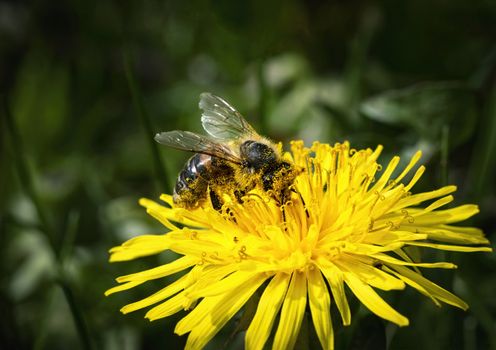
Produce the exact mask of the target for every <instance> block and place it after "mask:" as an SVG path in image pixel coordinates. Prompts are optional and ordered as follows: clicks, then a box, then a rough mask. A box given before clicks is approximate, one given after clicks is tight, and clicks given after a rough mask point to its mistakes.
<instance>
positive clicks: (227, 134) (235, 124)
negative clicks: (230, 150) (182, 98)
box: [199, 92, 258, 141]
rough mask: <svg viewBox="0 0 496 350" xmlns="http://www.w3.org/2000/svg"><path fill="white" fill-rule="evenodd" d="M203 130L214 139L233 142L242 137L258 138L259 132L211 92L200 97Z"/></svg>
mask: <svg viewBox="0 0 496 350" xmlns="http://www.w3.org/2000/svg"><path fill="white" fill-rule="evenodd" d="M199 107H200V109H202V110H203V113H202V117H201V121H202V125H203V129H205V131H206V132H207V133H208V134H209V135H211V136H212V137H214V138H216V139H220V140H225V141H229V140H230V141H232V140H236V139H239V138H241V137H249V136H254V135H255V136H258V134H257V132H256V131H255V130H254V129H253V127H252V126H251V125H250V124H248V122H247V121H246V120H245V118H243V116H242V115H241V113H239V112H238V111H237V110H236V109H234V107H232V106H231V105H230V104H229V103H227V102H226V101H224V100H223V99H222V98H220V97H218V96H215V95H213V94H211V93H209V92H204V93H202V94H201V95H200V103H199Z"/></svg>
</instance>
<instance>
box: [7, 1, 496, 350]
mask: <svg viewBox="0 0 496 350" xmlns="http://www.w3.org/2000/svg"><path fill="white" fill-rule="evenodd" d="M495 39H496V4H495V2H494V1H490V0H486V1H463V0H451V1H445V0H435V1H426V0H407V1H393V0H389V1H282V0H281V1H267V0H264V1H260V0H250V1H245V2H237V1H227V0H224V1H183V2H182V1H172V2H171V1H151V0H150V1H134V2H133V1H95V2H91V1H63V2H62V1H60V2H58V1H31V2H26V1H15V2H5V1H0V53H1V56H0V92H1V94H2V101H1V104H2V111H1V119H0V128H1V129H0V131H1V133H0V140H1V142H0V169H1V172H0V215H1V216H0V259H1V260H0V271H1V274H0V287H1V288H0V296H1V299H0V310H1V312H2V315H1V317H0V325H1V333H0V335H1V337H2V339H1V343H2V344H3V345H4V346H5V347H4V346H2V348H16V349H21V348H37V349H42V348H46V349H68V348H72V349H79V348H105V349H140V348H167V349H175V348H182V347H183V344H184V341H185V338H184V337H182V338H181V337H178V336H176V335H174V334H173V329H174V325H175V322H176V321H177V320H178V319H179V317H180V316H182V315H178V317H170V318H167V319H163V320H159V321H156V322H153V323H149V322H148V321H147V320H145V319H143V316H144V313H145V312H144V311H138V312H136V313H134V314H131V315H127V316H122V315H121V314H120V313H119V311H118V310H119V308H120V307H121V306H123V305H125V304H127V303H130V302H132V301H135V300H138V299H139V298H142V297H145V296H147V295H149V294H150V293H152V292H153V291H156V290H158V289H160V288H162V287H163V284H164V283H167V281H153V282H150V283H148V284H146V285H145V286H140V287H139V288H136V290H130V291H127V292H124V293H120V294H117V295H114V296H112V297H109V298H105V297H104V296H103V292H104V291H105V290H106V289H108V288H110V287H112V286H113V285H114V281H113V279H114V278H115V277H116V276H118V275H124V274H128V273H131V272H134V271H139V270H141V269H145V268H151V267H153V266H155V265H157V264H159V263H163V262H164V261H167V260H168V259H171V257H169V256H167V254H164V255H163V256H159V257H154V258H147V259H142V260H139V261H133V262H128V263H120V264H112V265H111V264H109V263H108V262H107V259H108V254H107V250H108V249H109V248H110V247H112V246H114V245H118V244H120V243H121V242H123V241H124V240H126V239H128V238H130V237H133V236H136V235H138V234H143V233H160V232H163V231H164V229H163V228H161V227H160V226H158V225H157V224H156V223H155V222H154V221H153V220H152V219H151V218H149V217H147V216H146V214H145V213H144V210H143V209H142V208H140V207H139V206H138V205H137V200H138V198H140V197H141V196H145V197H148V198H153V199H156V198H158V196H159V194H160V193H163V192H166V193H170V192H171V188H172V185H173V182H174V178H175V175H176V174H177V173H178V171H179V170H180V168H181V167H182V164H183V163H184V161H185V160H186V159H187V157H188V155H186V154H184V153H181V152H176V151H170V150H165V149H159V152H160V153H157V148H154V147H155V146H154V144H153V143H152V142H151V140H152V137H153V135H154V133H155V132H158V131H162V130H171V129H184V130H193V131H196V132H200V131H201V130H200V128H201V127H200V122H199V116H200V112H199V111H198V107H197V106H198V96H199V94H200V93H201V92H202V91H211V92H214V93H215V94H218V95H220V96H223V97H224V98H226V99H227V100H228V101H230V102H231V103H232V104H233V105H234V106H236V107H237V109H238V110H239V111H241V112H242V113H243V114H244V115H245V116H246V117H247V119H248V120H250V122H251V123H252V124H253V125H254V126H255V127H256V128H257V129H258V130H260V132H261V133H263V134H265V135H268V136H270V137H271V138H273V139H275V140H281V141H288V140H290V139H300V138H302V139H304V140H305V141H306V142H307V143H308V144H309V143H310V142H311V141H313V140H320V141H322V142H329V143H334V142H338V141H340V142H341V141H343V140H350V142H351V143H352V146H354V147H356V148H359V147H372V148H374V147H375V146H376V145H377V144H383V145H384V146H385V151H384V153H383V156H382V157H381V162H383V164H384V163H386V162H387V161H389V159H390V158H391V156H392V154H399V155H401V156H402V157H403V160H405V159H407V158H408V156H409V155H411V154H412V152H414V151H415V150H416V149H422V150H423V151H424V157H423V158H422V161H423V163H424V164H426V166H427V172H426V174H425V175H424V176H423V179H422V180H421V182H420V183H419V185H417V186H416V188H415V190H416V191H422V190H431V189H435V188H438V187H440V186H443V185H446V184H455V185H457V186H458V188H459V190H458V192H457V195H456V198H457V199H456V201H455V204H462V203H469V202H470V203H477V204H479V205H480V208H481V213H480V214H479V215H478V216H477V217H475V218H474V219H472V220H471V221H470V222H469V223H468V224H470V225H475V226H478V227H481V228H483V229H484V231H485V232H486V234H487V235H488V237H489V238H490V239H492V241H493V242H494V241H495V240H496V237H495V227H496V225H495V220H494V217H495V215H496V209H495V208H496V203H495V202H496V201H495V181H494V179H495V170H496V169H495V163H496V152H495V151H496V145H495V143H496V40H495ZM133 92H134V98H133ZM465 224H466V223H465ZM425 254H426V256H425V259H426V260H429V261H430V260H432V261H434V260H449V261H454V262H455V263H457V264H459V269H458V270H456V271H426V272H425V274H426V276H428V277H429V278H431V279H432V280H433V281H435V282H436V283H439V284H440V285H442V286H444V287H445V288H447V289H449V290H452V291H454V292H455V293H456V294H458V295H459V296H461V297H462V298H463V299H464V300H466V301H467V302H468V303H469V304H470V306H471V308H470V309H469V311H468V312H462V311H459V310H456V309H454V308H451V307H450V306H443V307H442V308H440V309H439V308H437V307H436V306H434V305H433V304H432V303H431V302H430V301H429V300H428V299H427V298H425V297H424V296H422V295H420V294H418V293H415V292H413V291H412V290H406V291H404V292H392V293H388V294H389V299H388V300H389V301H390V302H391V303H392V304H393V305H394V306H395V307H396V308H397V309H398V310H399V311H400V312H402V313H403V314H404V315H406V316H407V317H409V318H410V321H411V325H410V327H407V328H402V329H396V328H395V327H394V326H391V325H387V324H385V323H384V322H382V321H379V320H378V319H376V318H372V319H370V318H368V317H367V316H364V315H366V312H365V311H364V310H363V308H362V309H360V310H358V311H357V314H356V315H355V316H356V317H354V320H353V322H352V323H353V326H352V327H351V328H347V329H342V328H341V327H339V326H338V325H337V324H335V328H336V333H337V334H336V337H337V340H336V347H337V349H341V348H344V349H347V348H350V349H367V347H366V346H367V344H368V346H370V348H378V347H377V346H378V345H377V344H379V343H381V342H383V339H384V337H385V336H384V332H386V336H387V337H386V339H387V343H388V346H389V348H390V349H418V348H423V349H467V350H472V349H488V348H493V349H496V332H495V331H494V330H495V328H494V327H495V322H496V314H495V311H496V301H495V298H494V296H495V295H496V274H495V271H496V268H495V258H494V255H493V254H490V253H472V254H463V253H443V252H431V251H426V252H425ZM234 327H235V324H234V323H233V325H231V327H227V328H226V330H225V331H223V332H222V333H221V334H220V335H219V336H218V337H216V338H215V339H214V341H213V342H212V343H211V344H210V348H211V349H219V348H222V346H225V348H227V349H230V348H239V347H240V346H241V345H240V344H242V335H238V336H234V337H233V339H232V340H230V341H229V340H228V339H229V337H230V335H231V332H232V330H233V329H234ZM378 338H379V340H378Z"/></svg>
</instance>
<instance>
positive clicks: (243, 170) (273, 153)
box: [155, 93, 300, 210]
mask: <svg viewBox="0 0 496 350" xmlns="http://www.w3.org/2000/svg"><path fill="white" fill-rule="evenodd" d="M199 107H200V109H201V110H202V111H203V113H202V116H201V122H202V126H203V129H204V130H205V131H206V132H207V133H208V136H207V135H200V134H196V133H193V132H189V131H179V130H175V131H167V132H162V133H158V134H157V135H155V140H156V141H157V142H159V143H161V144H163V145H165V146H168V147H172V148H175V149H180V150H183V151H189V152H194V153H195V155H193V156H192V157H191V158H190V159H189V160H188V161H187V162H186V164H185V166H184V168H183V169H182V170H181V172H180V173H179V175H178V178H177V181H176V185H175V187H174V194H173V201H174V204H175V205H177V206H179V207H183V208H188V209H192V208H196V207H198V206H199V205H202V204H203V203H205V201H206V200H208V199H210V202H211V204H212V207H213V208H215V209H216V210H221V209H222V205H223V203H224V202H223V195H224V194H228V195H230V196H231V198H235V199H236V200H237V201H238V202H242V201H243V196H245V195H246V194H247V193H248V192H249V191H251V190H253V189H255V188H258V189H260V190H262V191H264V192H267V193H269V194H270V196H271V197H272V198H274V199H275V200H276V201H277V202H278V203H279V204H284V203H286V202H287V201H288V200H289V198H290V191H291V190H290V186H291V185H292V184H293V182H294V180H295V178H296V176H297V175H298V174H299V173H300V170H298V169H297V167H296V166H295V165H294V164H292V163H290V162H288V161H286V160H283V158H282V154H281V150H280V148H279V147H278V146H277V145H276V144H274V143H273V142H272V141H270V140H269V139H267V138H265V137H262V136H260V135H259V134H258V133H257V132H256V131H255V130H254V129H253V127H252V126H251V125H250V124H249V123H248V122H247V121H246V120H245V118H243V116H242V115H241V114H240V113H239V112H238V111H237V110H236V109H234V108H233V107H232V106H231V105H230V104H229V103H227V102H226V101H224V100H223V99H222V98H220V97H218V96H215V95H213V94H211V93H202V94H201V95H200V103H199Z"/></svg>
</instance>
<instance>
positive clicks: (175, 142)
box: [155, 130, 241, 164]
mask: <svg viewBox="0 0 496 350" xmlns="http://www.w3.org/2000/svg"><path fill="white" fill-rule="evenodd" d="M155 141H157V142H158V143H160V144H162V145H165V146H168V147H172V148H175V149H179V150H182V151H188V152H195V153H203V154H208V155H211V156H215V157H218V158H222V159H225V160H227V161H229V162H232V163H237V164H239V163H241V160H240V158H239V156H238V155H237V154H236V153H235V152H234V150H233V149H231V148H230V147H229V146H228V145H224V144H222V143H219V142H217V141H215V140H213V139H211V138H209V137H207V136H203V135H199V134H195V133H194V132H189V131H180V130H174V131H167V132H161V133H158V134H156V135H155Z"/></svg>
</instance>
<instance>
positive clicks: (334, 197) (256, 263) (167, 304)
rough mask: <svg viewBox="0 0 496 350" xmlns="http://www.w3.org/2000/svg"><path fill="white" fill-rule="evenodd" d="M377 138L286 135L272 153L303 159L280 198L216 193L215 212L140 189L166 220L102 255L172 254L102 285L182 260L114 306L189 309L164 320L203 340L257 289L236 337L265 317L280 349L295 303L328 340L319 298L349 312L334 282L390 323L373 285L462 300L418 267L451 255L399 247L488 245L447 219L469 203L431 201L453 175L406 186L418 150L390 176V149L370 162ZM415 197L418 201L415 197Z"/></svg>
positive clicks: (292, 332) (133, 279)
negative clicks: (371, 141) (426, 256)
mask: <svg viewBox="0 0 496 350" xmlns="http://www.w3.org/2000/svg"><path fill="white" fill-rule="evenodd" d="M381 150H382V147H381V146H379V147H377V148H376V149H375V150H371V149H366V150H360V151H356V150H353V149H350V146H349V144H348V143H347V142H345V143H343V144H336V145H334V146H330V145H328V144H321V143H315V144H314V145H313V146H312V147H311V148H305V147H304V146H303V143H302V142H293V143H292V147H291V152H290V153H287V154H285V155H284V157H286V159H287V160H290V161H292V162H294V164H295V165H296V166H299V167H301V168H302V169H303V171H302V173H301V174H300V175H299V176H298V178H297V179H296V181H295V183H294V193H293V196H292V198H291V200H290V201H289V202H288V203H285V205H283V207H282V208H281V206H278V205H277V203H276V201H275V200H273V199H272V198H271V197H270V196H268V195H267V194H266V193H263V192H257V191H256V190H254V191H252V192H251V193H250V194H249V195H248V196H246V197H245V200H244V201H243V203H238V202H237V201H227V202H226V204H224V208H223V210H222V211H221V212H219V211H216V210H214V209H213V208H212V207H210V206H208V205H205V206H204V207H201V208H198V209H195V210H186V209H182V208H176V207H174V205H173V202H172V198H171V196H169V195H163V196H162V197H161V199H162V200H163V201H164V202H165V203H166V204H167V205H160V204H158V203H155V202H153V201H151V200H148V199H141V200H140V204H141V205H142V206H144V207H145V208H146V209H147V212H148V213H149V214H150V215H152V216H153V217H155V218H156V219H157V220H159V221H160V222H161V223H162V224H163V225H164V226H165V227H166V228H167V229H168V230H169V231H170V232H167V233H165V234H163V235H145V236H139V237H136V238H133V239H131V240H129V241H127V242H125V243H124V244H122V245H121V246H118V247H115V248H113V249H111V251H110V253H111V257H110V261H112V262H114V261H125V260H131V259H135V258H139V257H142V256H147V255H151V254H158V253H161V252H163V251H166V250H171V251H174V252H176V253H178V254H180V255H182V257H181V258H179V259H177V260H175V261H173V262H170V263H168V264H165V265H162V266H158V267H155V268H153V269H150V270H146V271H142V272H138V273H133V274H130V275H127V276H122V277H119V278H117V282H119V283H120V285H118V286H116V287H114V288H112V289H110V290H108V291H107V292H106V294H107V295H109V294H112V293H115V292H118V291H123V290H126V289H130V288H133V287H136V286H138V285H140V284H143V283H145V282H147V281H150V280H154V279H158V278H162V277H165V276H169V275H172V274H175V273H178V272H181V271H184V270H185V271H186V273H184V274H183V275H182V277H179V278H177V280H176V281H175V282H173V283H171V284H169V285H167V286H165V288H163V289H161V290H159V291H158V292H156V293H155V294H153V295H151V296H149V297H147V298H145V299H143V300H139V301H137V302H134V303H132V304H129V305H126V306H124V307H123V308H122V310H121V311H122V312H123V313H128V312H131V311H135V310H139V309H142V308H145V307H148V306H151V305H155V306H154V307H153V308H151V309H150V310H149V311H148V312H147V314H146V318H148V319H150V320H156V319H160V318H163V317H167V316H170V315H172V314H174V313H176V312H179V311H181V310H190V311H189V313H188V314H187V315H186V316H185V317H184V318H183V319H181V320H180V321H179V322H178V323H177V325H176V328H175V333H177V334H179V335H183V334H187V333H189V336H188V340H187V344H186V348H187V349H201V348H202V347H204V346H205V345H206V344H207V342H208V341H209V340H210V339H212V337H214V336H215V334H216V333H217V332H219V330H220V329H221V328H222V327H223V326H224V325H225V324H226V323H227V322H228V321H229V320H230V319H232V318H233V317H234V316H235V315H236V313H238V311H239V310H240V309H241V308H242V307H243V305H244V304H245V303H246V302H247V301H248V299H250V297H251V296H252V295H253V294H254V293H255V292H256V291H257V290H258V289H259V290H260V291H261V296H260V299H259V301H258V305H257V309H256V312H255V314H254V317H253V319H252V321H251V323H250V325H249V327H248V330H247V332H246V336H245V344H246V348H247V349H262V348H263V347H264V344H265V343H266V342H267V339H268V338H269V336H270V334H271V331H272V329H273V328H274V327H275V335H274V340H273V349H291V348H292V347H293V346H294V344H295V342H296V339H297V336H298V333H299V330H300V327H301V324H302V319H303V317H304V313H305V310H306V309H307V308H308V309H309V310H310V314H311V318H312V321H313V325H314V327H315V330H316V334H317V336H318V338H319V341H320V344H321V345H322V347H323V348H324V349H333V348H334V335H333V327H332V323H331V313H330V310H331V307H336V308H337V310H338V311H339V313H340V315H341V318H342V322H343V324H344V325H349V324H350V322H351V313H350V308H349V306H348V300H347V297H346V293H345V285H346V286H347V288H349V289H350V290H351V292H352V293H353V294H354V295H355V296H356V297H357V298H358V300H360V302H361V303H362V304H363V305H364V306H366V307H367V308H368V309H369V310H370V311H371V312H373V313H375V314H376V315H377V316H380V317H382V318H384V319H386V320H388V321H391V322H393V323H395V324H397V325H399V326H406V325H408V319H407V318H406V317H405V316H403V315H401V314H400V313H399V312H398V311H396V310H395V309H393V308H392V307H391V306H390V305H389V304H388V303H387V302H386V301H384V299H383V298H382V297H381V296H379V294H378V293H377V292H376V290H375V289H381V290H386V291H389V290H397V289H404V288H405V286H406V285H409V286H411V287H413V288H415V289H416V290H418V291H419V292H420V293H422V294H424V295H425V296H427V297H429V298H430V299H431V300H432V301H433V302H434V303H435V304H436V305H440V304H441V302H443V303H447V304H450V305H453V306H456V307H459V308H461V309H464V310H465V309H467V307H468V306H467V304H466V303H465V302H464V301H462V300H461V299H460V298H458V297H457V296H455V295H453V294H452V293H450V292H448V291H447V290H445V289H443V288H441V287H440V286H438V285H436V284H435V283H433V282H431V281H429V280H428V279H426V278H425V277H423V276H422V274H421V272H420V270H419V268H455V267H456V266H455V265H454V264H452V263H449V262H419V261H414V260H413V259H412V258H411V257H410V256H409V255H408V254H407V252H406V250H405V248H407V247H410V246H414V247H424V248H433V249H441V250H448V251H458V252H475V251H486V252H487V251H491V248H489V247H482V246H480V245H486V244H488V243H489V242H488V240H487V239H486V238H484V235H483V233H482V232H481V231H480V230H478V229H476V228H472V227H456V226H452V225H451V224H452V223H455V222H458V221H462V220H465V219H467V218H469V217H471V216H473V215H474V214H476V213H477V212H478V208H477V206H476V205H461V206H457V207H453V208H449V209H440V208H441V207H443V206H445V205H446V204H448V203H450V202H451V201H452V200H453V196H452V195H451V193H452V192H454V191H455V190H456V187H455V186H446V187H443V188H440V189H438V190H434V191H430V192H424V193H418V194H412V193H411V189H412V187H413V186H414V185H415V183H416V182H417V181H418V180H419V178H420V177H421V175H422V173H423V172H424V167H423V166H420V167H418V169H417V170H416V171H415V172H414V173H413V175H411V176H409V180H408V181H404V180H405V179H406V178H407V175H408V174H409V173H410V172H411V171H412V169H413V168H414V167H415V165H416V163H417V162H418V160H419V158H420V152H417V153H416V154H415V155H414V156H413V157H412V159H411V161H410V162H409V164H408V165H407V166H406V167H405V169H403V170H402V171H401V173H400V174H399V175H398V176H397V177H395V178H394V179H392V174H393V172H394V171H395V170H396V168H397V166H398V164H399V160H400V159H399V157H394V158H393V159H392V160H391V161H390V162H389V164H388V166H387V167H386V168H385V169H384V170H382V169H381V166H380V165H379V164H378V163H377V159H378V157H379V154H380V153H381ZM379 173H381V174H380V175H379ZM426 201H428V202H429V203H430V204H428V205H427V206H425V207H422V206H420V205H421V203H423V202H426ZM227 208H228V210H227ZM178 224H179V225H178ZM331 304H334V305H331ZM278 315H279V316H280V317H279V322H278V324H277V325H276V324H275V321H276V319H277V316H278Z"/></svg>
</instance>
